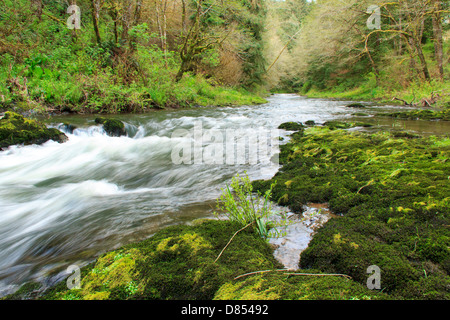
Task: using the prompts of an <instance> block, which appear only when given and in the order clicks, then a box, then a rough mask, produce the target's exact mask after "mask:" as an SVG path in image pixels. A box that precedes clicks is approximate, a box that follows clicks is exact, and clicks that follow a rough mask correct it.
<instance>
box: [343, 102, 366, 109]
mask: <svg viewBox="0 0 450 320" xmlns="http://www.w3.org/2000/svg"><path fill="white" fill-rule="evenodd" d="M346 107H347V108H359V109H363V108H365V107H366V106H365V105H363V104H362V103H352V104H349V105H347V106H346Z"/></svg>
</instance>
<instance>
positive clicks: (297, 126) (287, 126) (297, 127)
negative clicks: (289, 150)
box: [278, 122, 305, 131]
mask: <svg viewBox="0 0 450 320" xmlns="http://www.w3.org/2000/svg"><path fill="white" fill-rule="evenodd" d="M304 128H305V126H304V125H303V124H302V123H300V122H286V123H283V124H281V125H280V126H279V127H278V129H280V130H287V131H302V130H304Z"/></svg>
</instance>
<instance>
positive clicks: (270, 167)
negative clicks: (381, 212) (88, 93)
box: [0, 94, 449, 296]
mask: <svg viewBox="0 0 450 320" xmlns="http://www.w3.org/2000/svg"><path fill="white" fill-rule="evenodd" d="M348 103H349V102H346V101H331V100H324V99H307V98H304V97H300V96H297V95H291V94H277V95H273V96H271V97H270V98H269V99H268V103H266V104H264V105H259V106H242V107H220V108H218V107H207V108H192V109H188V110H163V111H155V112H150V113H146V114H128V115H117V116H114V118H117V119H120V120H122V121H123V122H125V124H126V129H127V132H128V136H126V137H120V138H117V137H109V136H107V135H106V134H105V132H104V131H103V129H102V128H100V127H99V126H97V125H96V124H95V122H94V119H95V116H93V115H90V116H82V115H76V116H68V115H65V116H55V117H52V118H50V119H46V120H45V121H46V123H47V125H49V126H53V127H60V128H61V126H60V124H61V123H62V122H69V123H71V124H73V125H75V126H76V127H77V129H76V130H75V131H73V133H69V132H66V134H67V135H68V137H69V141H68V142H66V143H64V144H58V143H55V142H53V141H49V142H47V143H46V144H44V145H42V146H26V147H17V146H13V147H11V148H9V149H8V150H6V151H3V152H0V296H2V295H5V294H7V293H10V292H13V291H14V290H16V289H17V288H18V286H20V285H21V284H23V283H25V282H27V281H30V280H37V281H43V282H45V283H46V284H49V285H50V284H52V283H54V282H55V281H57V280H59V279H61V277H62V276H63V274H64V273H65V270H66V268H67V267H68V266H69V265H72V264H77V265H80V266H82V265H85V264H87V263H88V262H90V261H92V260H93V259H95V257H97V256H98V255H100V254H102V253H104V252H106V251H109V250H112V249H115V248H118V247H120V246H122V245H125V244H127V243H130V242H134V241H140V240H143V239H145V238H148V237H150V236H151V235H152V234H154V233H155V232H156V231H158V230H160V229H161V228H164V227H167V226H170V225H174V224H180V223H189V222H190V221H193V220H195V219H198V218H207V217H212V216H213V212H214V209H215V201H216V199H217V198H218V197H219V196H220V194H221V188H224V187H225V185H226V184H227V182H229V181H230V179H231V178H232V177H233V176H234V175H236V174H237V173H240V174H243V173H244V172H247V173H248V175H249V177H250V178H251V179H266V178H271V177H272V176H273V175H274V174H275V173H276V172H277V170H278V168H279V167H278V165H277V163H276V161H273V159H274V158H273V154H262V155H261V156H260V157H258V159H257V162H255V163H250V162H244V163H238V162H237V161H236V162H235V163H228V162H225V161H224V163H215V164H205V163H202V162H201V161H200V162H196V161H193V162H192V163H181V164H179V163H174V161H173V160H174V159H173V150H174V148H176V147H177V146H179V144H180V141H181V140H182V139H185V140H186V139H187V141H188V142H189V139H191V140H192V139H193V140H195V139H196V137H195V135H193V136H192V137H191V138H189V137H184V138H180V137H174V132H176V131H179V130H180V129H182V130H184V131H185V132H193V130H195V129H196V127H198V126H200V127H201V129H202V130H203V131H204V132H216V133H219V134H220V133H221V132H222V133H225V132H228V131H231V132H235V133H238V134H239V135H242V133H243V132H271V133H272V135H271V137H269V143H272V144H273V145H277V143H276V142H277V141H278V140H279V139H278V138H279V137H278V136H274V132H277V131H275V130H276V129H277V128H278V126H279V125H280V124H281V123H284V122H288V121H300V122H305V121H307V120H314V121H315V122H316V123H323V122H325V121H327V120H331V119H339V118H340V119H349V118H350V117H351V115H352V113H354V112H357V110H354V109H352V110H350V109H349V108H346V107H345V106H346V105H347V104H348ZM396 108H397V109H398V108H399V107H396ZM392 109H393V108H392V107H390V106H377V105H375V104H372V105H371V106H370V107H369V108H367V109H365V110H364V112H367V113H369V114H370V113H374V112H378V111H387V110H392ZM401 109H403V108H401ZM364 118H365V120H367V121H366V122H370V121H372V122H376V123H379V124H382V125H386V126H392V125H394V126H400V127H407V126H408V123H407V122H401V121H400V122H399V121H389V120H386V119H376V118H370V117H364ZM358 119H359V120H361V119H360V118H358ZM411 125H415V123H414V124H413V123H411ZM425 127H426V128H425V129H423V128H422V129H421V130H422V131H423V130H425V131H426V132H428V133H440V132H441V131H443V132H449V126H448V123H444V124H443V123H439V124H436V123H433V124H430V123H427V124H426V125H425ZM213 130H214V131H213ZM227 130H228V131H227ZM413 130H414V128H413ZM279 134H280V135H281V136H285V135H287V133H286V132H284V131H283V132H279ZM238 138H239V137H238ZM180 139H181V140H180ZM270 139H271V140H270ZM237 141H238V140H237ZM270 141H271V142H270ZM185 142H186V141H185ZM193 143H195V141H193ZM281 143H282V142H281ZM205 147H206V145H204V144H203V145H202V148H205ZM192 156H193V157H194V155H192Z"/></svg>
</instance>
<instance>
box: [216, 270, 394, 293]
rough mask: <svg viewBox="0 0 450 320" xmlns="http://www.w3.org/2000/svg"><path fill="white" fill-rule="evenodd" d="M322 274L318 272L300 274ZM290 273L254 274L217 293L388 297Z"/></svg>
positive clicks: (339, 280)
mask: <svg viewBox="0 0 450 320" xmlns="http://www.w3.org/2000/svg"><path fill="white" fill-rule="evenodd" d="M316 272H317V273H318V274H320V271H315V270H298V271H296V273H304V274H314V273H316ZM286 274H287V272H273V273H266V274H262V275H253V276H249V277H247V278H245V279H244V280H234V281H231V282H227V283H225V284H224V285H223V286H222V287H220V289H219V290H218V291H217V293H216V295H215V297H214V299H216V300H384V299H388V298H389V297H388V296H387V295H386V294H383V293H380V292H377V291H372V290H369V289H367V287H365V286H363V285H361V284H359V283H357V282H355V281H352V280H350V279H347V278H343V277H340V276H317V275H311V276H306V275H299V276H289V275H286Z"/></svg>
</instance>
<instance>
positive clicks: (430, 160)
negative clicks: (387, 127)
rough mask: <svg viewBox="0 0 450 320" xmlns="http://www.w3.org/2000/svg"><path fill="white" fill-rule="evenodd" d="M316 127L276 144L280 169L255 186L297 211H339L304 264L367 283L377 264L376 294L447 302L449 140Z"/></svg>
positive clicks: (315, 240)
mask: <svg viewBox="0 0 450 320" xmlns="http://www.w3.org/2000/svg"><path fill="white" fill-rule="evenodd" d="M413 138H414V139H412V138H411V137H410V136H409V135H398V134H396V133H395V134H391V133H389V132H378V133H374V134H368V133H362V132H348V131H345V130H331V129H330V128H328V127H315V128H311V129H308V130H305V131H303V132H297V133H296V134H294V135H293V136H292V141H291V142H290V143H289V144H287V145H285V146H283V147H282V152H281V157H280V158H281V159H280V160H281V161H282V163H283V164H284V166H283V168H282V169H281V170H280V172H279V173H278V174H277V175H276V176H275V177H274V178H273V179H272V180H270V181H257V182H254V186H255V188H256V189H258V190H260V191H264V190H266V189H267V188H268V186H269V185H270V184H271V183H273V180H276V181H277V182H278V184H277V186H276V187H275V188H274V190H273V200H274V201H277V202H278V203H280V204H282V205H287V206H289V207H290V208H291V209H292V210H294V211H296V212H298V213H301V211H302V206H303V205H304V204H306V203H307V202H318V203H325V202H327V203H329V206H330V208H331V209H332V211H333V212H334V213H336V214H338V215H339V217H338V218H335V219H332V220H330V221H329V222H328V223H327V224H325V226H324V227H323V228H321V229H320V230H319V231H318V232H317V234H316V235H315V236H314V238H313V240H312V242H311V243H310V246H309V247H308V248H307V249H306V250H305V251H304V252H303V253H302V254H301V261H300V267H301V268H306V269H308V268H315V269H319V270H320V271H322V272H329V273H343V274H347V275H350V276H352V277H353V279H354V280H356V281H357V282H359V283H361V284H365V283H366V281H367V278H368V274H367V268H368V267H369V266H371V265H377V266H379V267H380V268H381V283H382V287H383V291H384V292H386V293H389V294H390V295H391V296H392V297H396V298H406V299H450V276H449V273H450V229H449V226H450V184H449V173H450V162H449V161H450V139H449V138H445V137H442V138H437V137H429V138H422V137H418V136H414V137H413Z"/></svg>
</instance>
